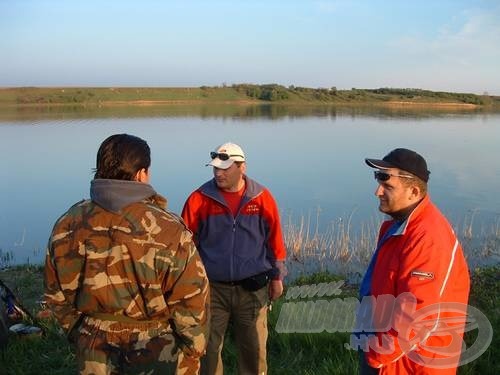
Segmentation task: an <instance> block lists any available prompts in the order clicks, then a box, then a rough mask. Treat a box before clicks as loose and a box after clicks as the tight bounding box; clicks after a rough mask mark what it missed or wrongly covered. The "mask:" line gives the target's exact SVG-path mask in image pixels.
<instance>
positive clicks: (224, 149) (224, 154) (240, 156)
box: [206, 142, 245, 169]
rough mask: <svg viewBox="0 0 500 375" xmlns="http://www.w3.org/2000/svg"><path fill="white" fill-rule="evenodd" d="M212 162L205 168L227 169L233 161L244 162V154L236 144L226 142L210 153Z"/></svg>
mask: <svg viewBox="0 0 500 375" xmlns="http://www.w3.org/2000/svg"><path fill="white" fill-rule="evenodd" d="M210 157H211V158H212V161H210V162H209V163H207V164H206V165H207V166H209V165H210V166H212V167H216V168H220V169H228V168H229V167H230V166H231V165H233V163H234V162H235V161H245V153H244V152H243V150H242V149H241V147H240V146H238V145H237V144H236V143H231V142H227V143H224V144H222V145H220V146H219V147H217V148H216V150H215V151H212V152H210Z"/></svg>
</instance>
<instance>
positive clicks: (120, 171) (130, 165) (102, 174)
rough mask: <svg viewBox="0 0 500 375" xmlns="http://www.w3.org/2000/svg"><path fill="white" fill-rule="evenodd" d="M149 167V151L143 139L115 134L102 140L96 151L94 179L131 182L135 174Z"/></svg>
mask: <svg viewBox="0 0 500 375" xmlns="http://www.w3.org/2000/svg"><path fill="white" fill-rule="evenodd" d="M150 165H151V150H150V149H149V146H148V144H147V143H146V141H144V140H143V139H141V138H139V137H136V136H133V135H129V134H115V135H112V136H110V137H108V138H106V139H105V140H104V142H102V143H101V146H100V147H99V150H98V151H97V160H96V168H95V170H94V172H95V174H94V178H107V179H113V180H130V181H133V180H134V178H135V176H136V174H137V172H138V171H140V170H141V169H146V170H147V169H148V168H149V166H150Z"/></svg>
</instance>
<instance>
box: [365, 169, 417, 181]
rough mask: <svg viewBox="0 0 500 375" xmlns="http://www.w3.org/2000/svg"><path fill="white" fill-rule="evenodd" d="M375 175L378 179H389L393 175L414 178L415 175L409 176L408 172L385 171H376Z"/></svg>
mask: <svg viewBox="0 0 500 375" xmlns="http://www.w3.org/2000/svg"><path fill="white" fill-rule="evenodd" d="M373 175H374V176H375V180H377V181H387V180H389V179H390V178H391V177H402V178H413V176H408V175H406V174H391V173H387V172H383V171H374V172H373Z"/></svg>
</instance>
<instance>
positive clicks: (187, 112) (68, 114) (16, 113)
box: [0, 104, 498, 125]
mask: <svg viewBox="0 0 500 375" xmlns="http://www.w3.org/2000/svg"><path fill="white" fill-rule="evenodd" d="M495 113H498V112H496V111H494V110H491V109H488V108H487V107H483V108H476V109H470V108H460V107H426V108H422V107H421V106H408V105H407V106H404V105H387V104H380V105H351V104H345V105H317V104H311V105H303V104H301V105H285V104H252V105H249V104H239V105H238V104H236V105H233V104H231V105H228V104H210V105H209V104H200V105H193V104H184V105H133V106H130V105H103V106H98V105H54V106H51V105H44V106H35V105H33V106H22V107H18V106H15V107H3V108H1V111H0V121H16V122H17V121H21V122H22V121H30V120H41V119H44V120H68V119H83V118H130V117H199V118H222V119H227V118H238V119H255V118H265V119H280V118H284V117H290V118H302V117H328V118H335V117H337V116H351V117H353V118H355V117H377V118H398V117H403V118H411V119H419V118H432V117H447V116H463V115H481V114H482V115H488V114H495ZM1 124H2V123H1V122H0V125H1Z"/></svg>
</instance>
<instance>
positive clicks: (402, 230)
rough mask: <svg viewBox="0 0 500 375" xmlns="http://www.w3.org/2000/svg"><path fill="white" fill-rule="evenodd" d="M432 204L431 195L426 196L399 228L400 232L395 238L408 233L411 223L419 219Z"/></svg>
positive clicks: (397, 232) (398, 231)
mask: <svg viewBox="0 0 500 375" xmlns="http://www.w3.org/2000/svg"><path fill="white" fill-rule="evenodd" d="M429 204H430V198H429V194H426V195H425V197H424V199H422V200H421V201H420V203H419V204H418V205H417V207H415V209H414V210H413V211H412V212H411V214H410V215H409V216H408V217H407V218H406V220H405V221H403V223H402V224H401V225H400V226H399V228H398V230H397V231H396V232H395V233H394V234H393V236H402V235H404V234H405V233H406V228H407V227H408V225H410V221H414V220H415V219H416V218H418V217H419V216H420V215H421V213H422V211H424V210H425V207H427V206H428V205H429Z"/></svg>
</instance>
